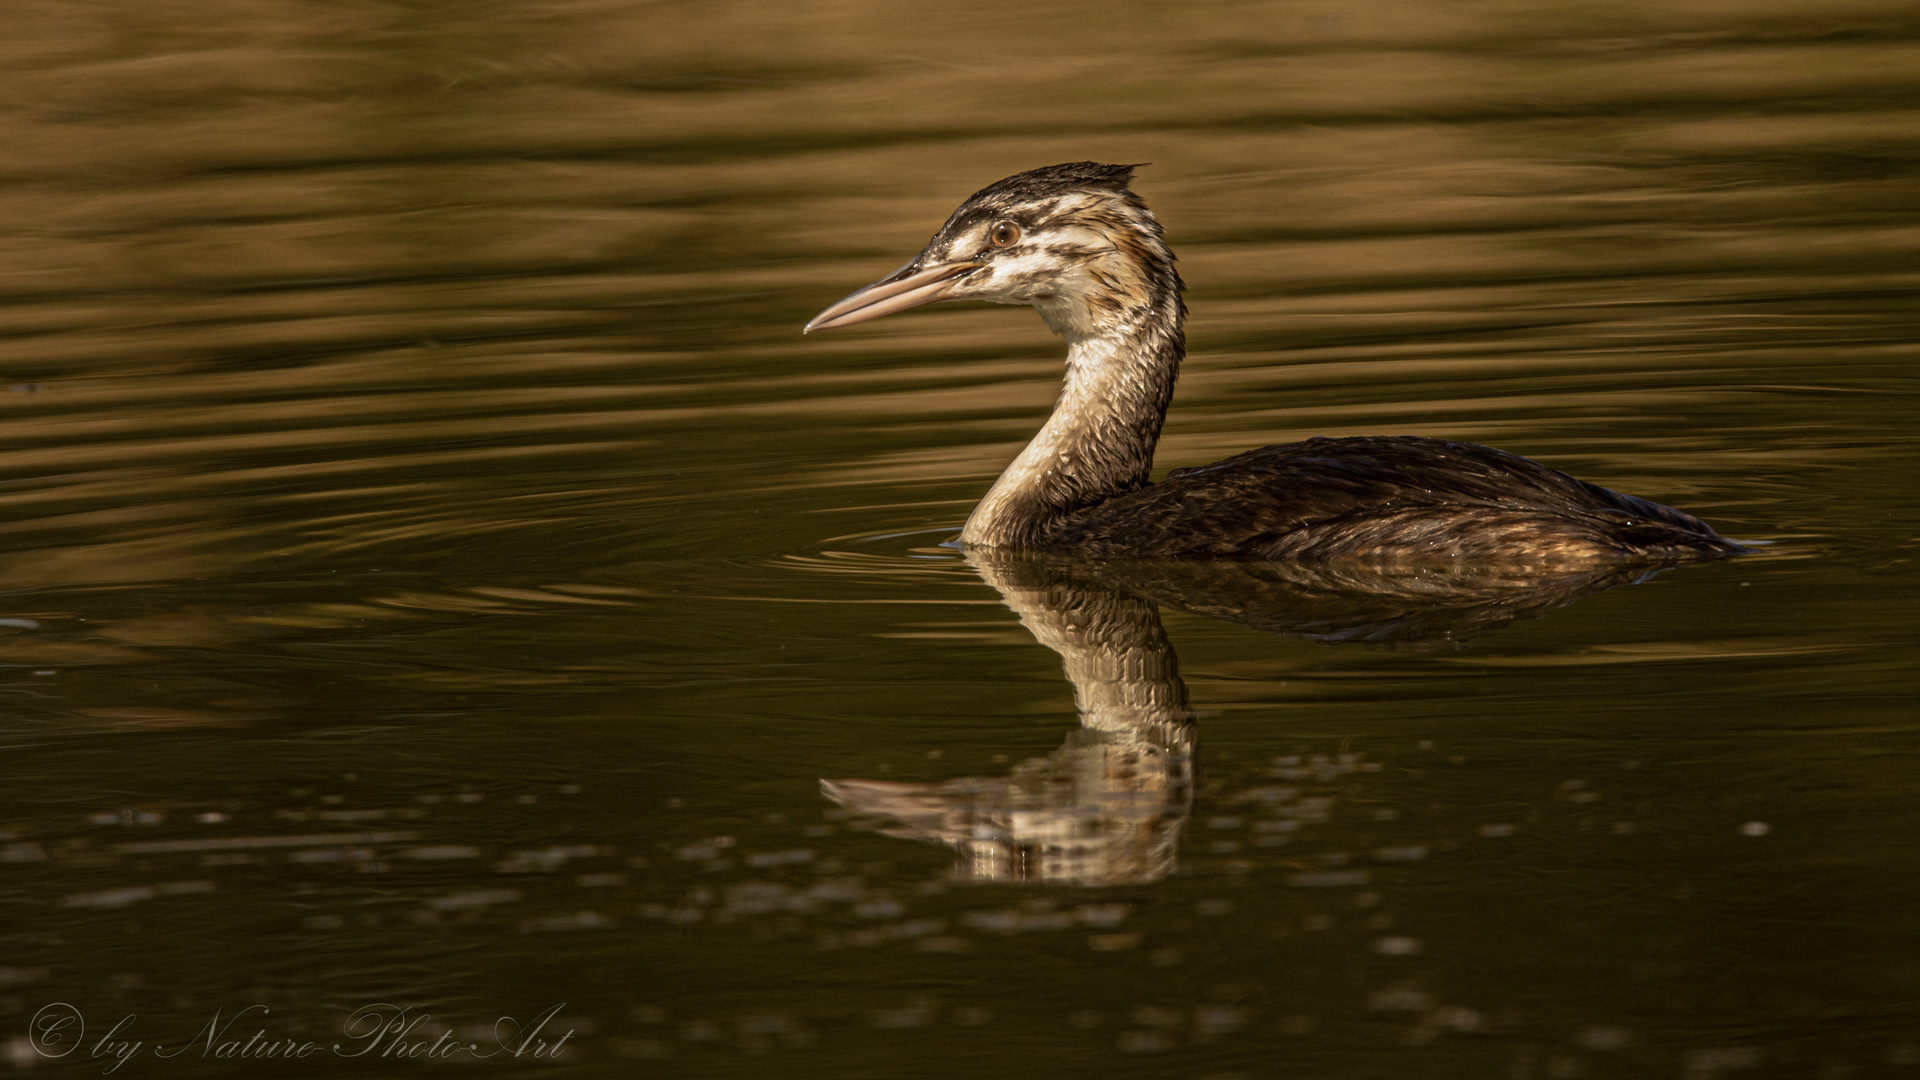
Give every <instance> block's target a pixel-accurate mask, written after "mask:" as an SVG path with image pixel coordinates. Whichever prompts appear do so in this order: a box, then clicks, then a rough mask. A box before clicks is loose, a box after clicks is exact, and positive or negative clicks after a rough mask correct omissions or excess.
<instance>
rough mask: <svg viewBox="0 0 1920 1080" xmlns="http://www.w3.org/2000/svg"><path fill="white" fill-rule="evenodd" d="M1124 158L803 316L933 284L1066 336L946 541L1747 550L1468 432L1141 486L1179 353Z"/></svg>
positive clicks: (1328, 446)
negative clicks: (1025, 425) (1008, 447)
mask: <svg viewBox="0 0 1920 1080" xmlns="http://www.w3.org/2000/svg"><path fill="white" fill-rule="evenodd" d="M1136 168H1138V166H1136V165H1113V164H1103V163H1100V162H1093V161H1079V162H1069V163H1066V164H1061V165H1050V166H1047V167H1045V168H1039V169H1033V170H1030V171H1027V172H1022V173H1018V174H1015V175H1013V176H1009V177H1007V178H1006V179H1004V180H1000V181H997V182H995V183H993V184H989V185H988V186H986V187H984V188H982V189H980V190H979V191H978V192H976V193H975V194H974V195H973V196H972V197H970V198H968V199H967V200H966V201H965V202H963V203H961V204H960V206H959V208H958V209H956V210H955V211H954V212H953V214H952V215H951V216H950V217H948V218H947V220H946V223H945V224H944V225H942V226H941V227H940V230H939V231H938V232H937V233H935V234H934V236H933V239H932V240H931V241H930V242H929V243H928V244H927V245H926V247H925V248H924V249H923V250H922V251H921V252H920V253H919V254H918V255H916V256H914V257H913V258H912V259H911V260H909V261H908V262H907V263H906V265H904V266H902V267H900V268H899V269H898V270H896V271H894V272H893V273H891V274H888V275H887V276H885V277H883V278H881V279H879V280H878V281H875V282H873V283H872V284H870V285H868V286H866V287H865V288H862V289H859V290H857V291H855V292H853V293H852V294H850V295H848V296H846V297H845V298H843V299H841V300H840V301H839V302H837V303H835V304H833V305H831V306H829V307H828V308H826V310H824V311H822V312H820V314H819V315H817V316H815V317H814V318H813V319H812V320H811V321H810V322H808V323H807V325H806V327H805V330H804V331H803V332H805V333H811V332H813V331H816V330H827V329H833V328H837V327H844V326H851V325H853V324H856V323H861V322H866V321H868V320H870V319H877V318H880V317H882V316H884V315H890V314H893V313H895V312H899V311H905V310H907V309H909V308H914V307H920V306H922V305H925V304H931V303H935V302H937V301H947V300H984V301H988V302H991V303H996V304H1013V305H1024V306H1028V307H1032V308H1034V309H1035V310H1037V311H1038V312H1039V313H1040V317H1041V318H1042V319H1043V320H1045V322H1046V324H1047V326H1048V327H1049V328H1051V329H1052V330H1053V332H1054V333H1055V334H1057V335H1059V336H1060V337H1062V338H1064V339H1065V340H1066V343H1067V358H1066V377H1065V382H1064V385H1063V388H1062V390H1061V394H1060V397H1059V400H1058V401H1057V403H1056V404H1055V406H1054V410H1053V413H1052V415H1051V416H1050V417H1048V419H1047V421H1046V423H1045V424H1044V425H1042V426H1041V428H1040V431H1039V432H1038V434H1036V435H1035V436H1034V437H1033V440H1032V441H1031V442H1029V443H1028V444H1027V446H1026V448H1025V449H1024V450H1022V451H1021V452H1020V454H1019V456H1017V457H1016V458H1015V459H1014V460H1013V462H1012V464H1010V465H1009V466H1008V467H1007V469H1006V471H1005V472H1003V473H1002V474H1001V475H1000V478H999V479H998V480H997V481H995V482H994V484H993V486H992V487H991V488H990V489H989V490H988V491H987V494H986V495H985V497H984V498H982V499H981V500H980V502H979V503H978V504H977V505H976V506H975V508H974V510H973V512H972V513H971V514H970V515H969V516H968V517H967V520H966V524H965V525H964V526H963V527H962V528H961V531H960V535H959V537H958V543H959V545H960V546H961V547H962V548H963V549H997V550H1006V551H1031V552H1048V553H1060V554H1064V555H1071V556H1076V557H1088V558H1096V559H1160V558H1229V559H1268V560H1288V561H1297V562H1314V561H1342V560H1355V559H1359V560H1371V561H1375V562H1393V563H1403V562H1419V561H1424V560H1435V561H1439V560H1446V561H1453V562H1456V563H1462V562H1463V561H1464V562H1466V563H1525V564H1561V563H1594V562H1603V561H1625V560H1641V561H1665V562H1682V561H1692V560H1705V559H1715V558H1724V557H1727V556H1730V555H1737V554H1739V553H1741V552H1743V551H1746V550H1747V547H1746V545H1743V544H1741V543H1739V542H1737V541H1734V540H1729V539H1727V538H1725V537H1723V536H1721V535H1720V534H1719V533H1717V532H1715V531H1714V530H1713V529H1712V528H1711V527H1710V526H1708V525H1707V524H1706V523H1704V522H1702V521H1700V520H1699V519H1698V518H1695V517H1693V516H1692V515H1690V514H1686V513H1683V512H1681V511H1679V510H1675V509H1673V508H1671V507H1668V506H1663V505H1661V504H1659V503H1655V502H1651V501H1649V500H1646V499H1641V498H1637V497H1635V496H1632V495H1624V494H1621V493H1619V492H1616V491H1612V490H1609V489H1607V488H1604V487H1600V486H1598V485H1596V484H1591V483H1588V482H1586V481H1583V480H1577V479H1575V478H1574V477H1572V476H1569V475H1567V474H1566V473H1563V472H1560V471H1559V470H1557V469H1552V468H1549V467H1547V466H1545V465H1542V464H1540V463H1539V462H1536V461H1533V460H1531V459H1529V458H1525V457H1521V456H1519V455H1517V454H1512V453H1508V452H1507V451H1504V450H1497V449H1494V448H1493V447H1489V446H1480V445H1477V444H1473V443H1466V442H1455V441H1451V440H1446V439H1436V438H1426V437H1421V436H1410V435H1394V436H1357V437H1345V438H1310V439H1308V440H1306V441H1304V442H1296V443H1287V444H1282V445H1274V446H1266V447H1262V448H1260V449H1257V450H1249V451H1247V452H1245V453H1242V454H1238V455H1236V456H1234V457H1230V458H1227V459H1225V460H1223V461H1218V462H1215V463H1213V464H1211V465H1201V466H1197V467H1190V468H1181V469H1175V470H1173V471H1172V472H1170V473H1168V474H1167V476H1166V477H1165V479H1163V480H1161V481H1160V482H1159V483H1152V482H1150V474H1151V472H1152V470H1153V459H1154V448H1155V445H1156V444H1157V443H1158V442H1159V438H1160V431H1161V426H1162V424H1163V423H1164V422H1165V419H1166V413H1167V407H1168V404H1169V403H1170V402H1171V401H1172V398H1173V389H1174V383H1175V380H1176V379H1177V378H1178V376H1179V372H1180V365H1181V362H1182V360H1183V359H1184V358H1185V356H1186V333H1185V323H1186V317H1187V307H1186V302H1185V300H1184V299H1183V296H1182V294H1183V293H1184V291H1185V288H1186V286H1185V284H1184V282H1182V280H1181V278H1180V274H1179V272H1178V271H1177V270H1176V269H1175V267H1174V254H1173V251H1172V250H1171V249H1170V248H1169V247H1168V246H1167V242H1166V238H1165V230H1164V228H1163V226H1162V225H1161V223H1160V221H1159V219H1158V218H1156V217H1155V216H1154V214H1153V212H1152V211H1151V210H1150V209H1148V207H1147V204H1146V202H1145V201H1144V200H1143V199H1141V198H1140V196H1139V195H1137V194H1135V193H1134V192H1133V190H1132V188H1131V184H1132V182H1133V174H1134V170H1135V169H1136Z"/></svg>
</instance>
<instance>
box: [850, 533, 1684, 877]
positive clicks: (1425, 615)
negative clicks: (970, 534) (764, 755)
mask: <svg viewBox="0 0 1920 1080" xmlns="http://www.w3.org/2000/svg"><path fill="white" fill-rule="evenodd" d="M966 559H967V561H968V563H970V564H971V565H972V566H973V568H974V569H975V571H977V572H978V573H979V575H980V576H981V578H982V579H984V580H985V581H986V582H987V584H989V585H992V586H993V587H994V588H995V589H997V590H998V591H999V593H1000V596H1001V599H1002V600H1003V601H1004V602H1005V603H1006V605H1007V606H1008V607H1009V608H1012V609H1013V611H1014V613H1015V614H1016V615H1018V616H1019V617H1020V622H1021V623H1022V624H1023V625H1024V626H1026V628H1027V629H1028V631H1030V632H1031V633H1032V634H1033V636H1034V637H1035V638H1036V639H1038V640H1039V642H1040V643H1041V644H1042V645H1045V646H1046V647H1048V648H1050V649H1052V650H1053V651H1054V652H1057V653H1059V654H1060V657H1061V659H1062V660H1063V661H1064V665H1065V669H1066V675H1067V678H1068V680H1069V681H1071V682H1072V683H1073V689H1074V699H1075V703H1076V705H1077V707H1078V709H1079V712H1080V729H1079V730H1078V731H1075V732H1074V733H1073V734H1072V735H1070V736H1068V738H1067V740H1066V743H1065V744H1064V745H1062V746H1061V747H1060V749H1058V750H1055V751H1054V752H1052V753H1051V754H1048V755H1046V756H1045V757H1038V758H1033V759H1030V760H1028V761H1025V762H1022V763H1020V764H1019V765H1016V766H1015V767H1014V768H1013V769H1012V770H1011V771H1010V772H1009V773H1008V774H1007V775H1006V776H1004V777H962V778H960V779H955V780H948V781H945V782H942V783H906V782H895V781H884V780H823V781H821V789H822V791H823V792H824V793H825V794H826V796H827V797H828V798H830V799H832V800H833V801H835V802H837V803H839V804H840V805H841V806H842V807H844V808H846V809H847V810H849V811H852V812H853V813H854V814H856V815H857V816H858V818H859V819H860V823H861V824H862V825H863V826H864V827H867V828H871V829H873V830H874V831H877V832H879V833H881V834H883V835H886V836H894V837H899V838H901V839H911V840H921V841H928V842H934V843H941V844H945V845H947V846H949V847H951V848H953V849H954V850H955V851H956V852H958V853H959V856H960V858H959V863H958V865H957V866H956V867H955V875H956V876H957V877H959V878H961V879H964V880H972V881H1002V882H1045V883H1050V884H1065V885H1087V886H1099V885H1129V884H1141V883H1145V882H1151V881H1156V880H1158V879H1160V878H1162V877H1165V876H1166V875H1167V874H1168V873H1170V872H1172V870H1173V867H1174V858H1175V854H1176V850H1177V847H1178V840H1179V836H1180V830H1181V829H1182V827H1183V826H1184V825H1185V823H1186V820H1187V817H1188V815H1189V813H1190V812H1191V809H1192V805H1193V749H1194V734H1195V728H1194V723H1193V717H1192V713H1191V711H1190V710H1189V708H1188V705H1187V688H1186V684H1185V683H1183V682H1182V681H1181V680H1180V672H1179V661H1178V659H1177V658H1176V657H1175V655H1174V651H1173V646H1172V644H1171V643H1170V642H1169V641H1168V640H1167V635H1166V631H1165V629H1164V628H1163V627H1162V626H1161V623H1160V615H1159V611H1158V605H1160V604H1166V605H1168V606H1171V607H1174V608H1178V609H1181V610H1185V611H1190V612H1193V613H1195V614H1200V615H1206V616H1209V617H1211V618H1218V619H1224V620H1227V621H1230V622H1235V623H1239V624H1242V625H1245V626H1250V627H1255V628H1258V629H1261V630H1265V631H1268V632H1271V633H1277V634H1283V635H1286V636H1290V637H1301V638H1307V639H1310V640H1316V641H1323V642H1329V643H1332V642H1343V641H1364V642H1369V643H1372V644H1376V645H1385V646H1389V647H1424V646H1430V645H1432V644H1434V643H1444V642H1454V643H1458V642H1462V641H1465V640H1467V639H1470V638H1472V637H1474V636H1476V635H1478V634H1481V633H1484V632H1486V631H1488V630H1491V629H1494V628H1497V627H1499V626H1503V625H1505V624H1507V623H1510V622H1513V621H1515V620H1517V619H1522V618H1531V617H1535V616H1537V615H1539V614H1540V613H1542V612H1544V611H1546V610H1549V609H1552V608H1557V607H1562V606H1565V605H1567V604H1570V603H1573V602H1574V601H1576V600H1578V599H1580V598H1581V597H1584V596H1588V595H1591V594H1593V593H1596V592H1600V591H1602V590H1605V589H1610V588H1613V587H1615V586H1617V585H1625V584H1632V583H1635V582H1639V581H1643V580H1645V579H1647V578H1648V577H1651V576H1652V575H1653V574H1655V573H1658V572H1659V571H1660V570H1661V569H1663V568H1664V565H1663V564H1660V563H1640V564H1630V565H1615V566H1609V567H1599V568H1589V569H1586V570H1582V571H1577V572H1568V571H1567V569H1566V568H1565V567H1564V566H1561V567H1543V568H1538V569H1528V568H1525V567H1516V566H1513V565H1502V566H1495V567H1479V568H1476V567H1447V568H1433V567H1424V568H1418V569H1413V568H1409V567H1406V566H1404V565H1386V566H1378V567H1365V566H1356V565H1352V564H1348V565H1343V566H1329V565H1319V566H1313V565H1300V564H1290V563H1284V562H1268V561H1258V562H1250V561H1224V560H1223V561H1212V562H1191V561H1184V562H1176V561H1171V560H1146V561H1138V562H1128V561H1102V560H1084V559H1072V558H1068V557H1060V556H1046V555H1037V554H1031V553H1014V552H1007V551H997V550H986V549H968V550H967V552H966Z"/></svg>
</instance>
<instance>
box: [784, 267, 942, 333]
mask: <svg viewBox="0 0 1920 1080" xmlns="http://www.w3.org/2000/svg"><path fill="white" fill-rule="evenodd" d="M979 265H980V264H979V263H966V262H959V263H940V264H939V265H937V266H929V267H927V268H926V269H925V270H914V268H913V264H912V263H908V264H907V265H905V266H903V267H901V268H900V269H898V270H895V271H894V272H893V273H891V274H888V275H887V276H886V277H883V278H881V279H880V280H879V281H876V282H874V283H873V284H871V285H869V286H867V287H866V288H864V289H861V290H860V291H859V292H856V293H854V294H852V295H851V296H848V297H846V298H845V299H843V300H841V301H840V302H839V303H837V304H835V305H833V306H832V307H830V308H828V309H827V310H825V311H823V312H821V313H820V314H818V315H815V316H814V317H813V321H812V322H810V323H808V324H807V326H806V329H804V330H802V331H800V332H801V333H803V334H810V333H812V332H814V331H815V330H831V329H832V328H834V327H836V326H852V325H853V324H854V323H862V322H866V321H867V320H868V319H877V318H879V317H880V316H882V315H891V314H893V313H894V312H896V311H905V310H907V309H908V308H912V307H919V306H920V305H922V304H931V303H933V302H934V301H935V300H945V299H946V298H947V293H949V292H951V291H952V290H953V286H954V284H955V283H956V279H957V278H958V277H959V276H960V275H961V274H964V273H966V272H967V271H969V270H972V269H975V268H976V267H978V266H979Z"/></svg>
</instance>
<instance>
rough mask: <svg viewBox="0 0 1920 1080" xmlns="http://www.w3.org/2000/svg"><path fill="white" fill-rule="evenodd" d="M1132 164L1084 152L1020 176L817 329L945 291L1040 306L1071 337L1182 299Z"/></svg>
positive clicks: (971, 202) (994, 187)
mask: <svg viewBox="0 0 1920 1080" xmlns="http://www.w3.org/2000/svg"><path fill="white" fill-rule="evenodd" d="M1133 170H1134V166H1132V165H1102V164H1098V163H1096V162H1092V161H1079V162H1074V163H1072V164H1068V165H1049V166H1047V167H1046V168H1044V169H1034V170H1032V171H1030V172H1023V173H1019V174H1017V175H1014V176H1009V177H1007V178H1006V179H1005V180H1002V181H1000V182H998V183H996V184H991V185H988V186H987V187H985V188H982V189H981V190H980V191H978V192H976V193H975V194H974V196H973V197H972V198H970V199H968V200H967V201H966V202H964V203H961V204H960V208H959V209H958V210H955V211H954V212H953V216H952V217H949V218H948V219H947V223H946V224H945V225H942V226H941V227H940V231H939V232H937V233H935V234H934V237H933V240H932V241H931V242H929V243H928V244H927V246H926V249H925V250H924V251H922V252H920V254H918V255H916V256H914V257H913V260H912V261H911V262H908V263H907V264H906V265H905V266H902V267H901V268H900V269H898V270H896V271H894V272H893V273H891V274H888V275H887V276H886V277H883V278H881V279H880V280H879V281H876V282H874V283H873V284H871V285H868V286H867V287H866V288H864V289H861V290H860V291H858V292H856V293H854V294H852V295H851V296H848V297H846V298H845V299H843V300H841V301H840V302H839V303H837V304H834V305H833V306H832V307H829V308H828V309H826V310H825V311H822V312H821V313H820V314H818V315H816V316H814V318H813V321H812V322H809V323H808V324H807V326H806V329H807V331H808V332H811V331H814V330H826V329H830V328H832V327H836V326H851V325H852V324H854V323H858V322H865V321H867V320H868V319H877V318H880V317H881V316H882V315H891V314H893V313H894V312H896V311H904V310H906V309H907V308H911V307H919V306H920V305H922V304H931V303H934V302H935V301H939V300H986V301H988V302H990V303H995V304H1025V305H1028V306H1030V307H1033V308H1036V309H1038V310H1039V312H1040V315H1041V317H1042V318H1044V319H1046V321H1047V325H1048V326H1050V327H1052V328H1053V330H1054V332H1055V333H1057V334H1060V335H1062V336H1064V337H1066V338H1068V339H1069V340H1073V339H1079V338H1086V337H1093V336H1097V335H1100V334H1106V333H1113V332H1116V331H1119V330H1121V329H1124V328H1126V327H1127V326H1129V325H1130V324H1138V323H1139V322H1140V321H1141V320H1142V319H1144V318H1147V317H1150V316H1151V315H1152V314H1154V313H1155V312H1164V311H1165V309H1166V308H1167V305H1172V312H1171V314H1172V317H1173V318H1175V319H1177V318H1178V317H1179V311H1180V310H1181V309H1180V307H1179V305H1180V290H1181V287H1182V286H1181V283H1180V275H1179V274H1178V273H1176V272H1175V271H1174V268H1173V252H1171V251H1169V250H1168V249H1167V245H1166V243H1165V241H1164V240H1162V239H1161V228H1160V223H1159V222H1158V221H1157V220H1155V219H1154V216H1153V211H1151V210H1148V209H1147V204H1146V203H1144V202H1141V201H1140V198H1139V196H1137V195H1135V194H1134V193H1133V192H1131V191H1129V190H1127V182H1128V181H1129V180H1131V179H1132V178H1133Z"/></svg>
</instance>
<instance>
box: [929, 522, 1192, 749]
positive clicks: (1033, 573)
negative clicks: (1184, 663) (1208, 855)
mask: <svg viewBox="0 0 1920 1080" xmlns="http://www.w3.org/2000/svg"><path fill="white" fill-rule="evenodd" d="M967 561H968V562H970V563H972V564H973V567H974V569H975V570H977V571H978V572H979V574H980V576H981V577H982V578H983V579H985V580H986V582H987V583H988V584H989V585H992V586H993V587H994V588H995V589H998V590H999V591H1000V597H1001V599H1002V600H1004V601H1005V602H1006V605H1007V606H1008V607H1010V608H1012V609H1013V611H1014V614H1016V615H1018V616H1020V622H1021V623H1022V624H1023V625H1025V626H1026V628H1027V629H1028V630H1029V631H1030V632H1032V634H1033V636H1034V637H1035V638H1036V639H1038V640H1039V642H1040V643H1041V644H1042V645H1045V646H1046V647H1047V648H1049V649H1052V650H1053V651H1054V652H1057V653H1059V654H1060V657H1061V659H1062V660H1064V661H1065V667H1066V673H1067V678H1068V679H1069V680H1071V681H1072V683H1073V695H1074V701H1075V704H1076V705H1077V706H1078V707H1079V710H1080V722H1081V723H1082V724H1083V725H1084V726H1086V727H1088V728H1092V729H1094V730H1097V731H1101V732H1104V733H1107V734H1109V735H1112V736H1115V737H1116V738H1117V739H1119V740H1120V741H1124V742H1136V741H1137V742H1146V743H1151V744H1153V745H1155V746H1160V747H1166V748H1175V747H1178V748H1182V749H1184V748H1185V747H1187V746H1189V745H1191V741H1192V735H1191V731H1190V726H1191V723H1190V720H1189V712H1188V708H1187V687H1186V684H1185V683H1184V682H1182V681H1181V679H1180V663H1179V660H1178V659H1177V658H1176V657H1175V656H1174V652H1173V645H1172V643H1171V642H1169V641H1168V640H1167V633H1166V630H1165V629H1163V628H1162V627H1161V625H1160V614H1159V612H1158V611H1157V610H1156V609H1155V607H1154V604H1153V602H1152V601H1151V600H1142V599H1140V598H1139V597H1135V596H1128V595H1126V594H1124V593H1118V592H1111V591H1108V590H1106V589H1103V588H1098V587H1094V586H1089V585H1087V584H1086V583H1084V582H1078V581H1074V580H1072V579H1071V578H1069V577H1067V576H1066V575H1064V574H1061V573H1058V572H1050V571H1049V568H1047V567H1045V566H1042V565H1039V564H1036V563H1033V562H1029V561H1026V560H1016V559H1010V558H1004V557H996V556H993V555H991V554H989V553H985V552H969V553H968V560H967Z"/></svg>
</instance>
